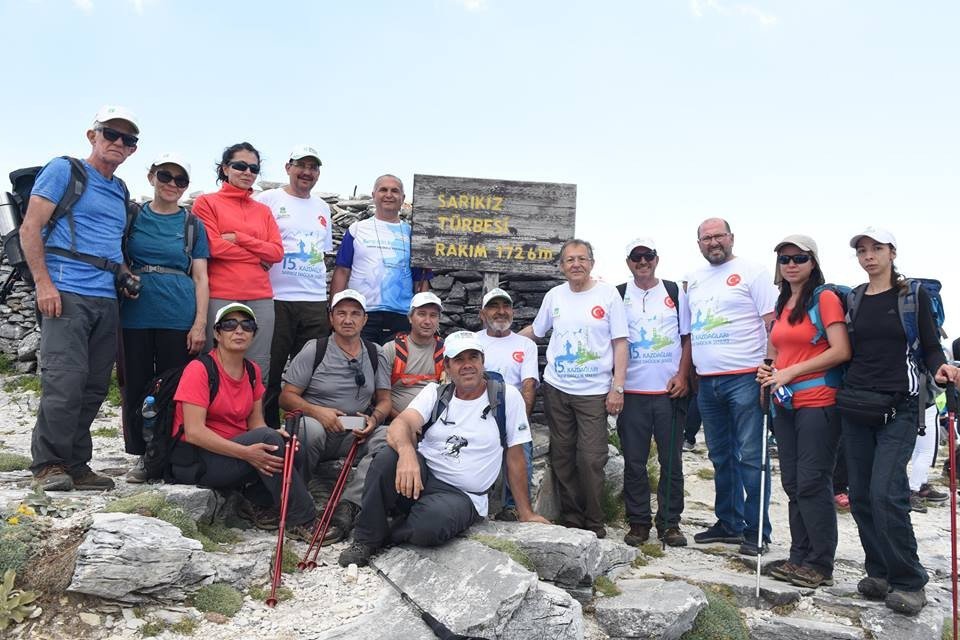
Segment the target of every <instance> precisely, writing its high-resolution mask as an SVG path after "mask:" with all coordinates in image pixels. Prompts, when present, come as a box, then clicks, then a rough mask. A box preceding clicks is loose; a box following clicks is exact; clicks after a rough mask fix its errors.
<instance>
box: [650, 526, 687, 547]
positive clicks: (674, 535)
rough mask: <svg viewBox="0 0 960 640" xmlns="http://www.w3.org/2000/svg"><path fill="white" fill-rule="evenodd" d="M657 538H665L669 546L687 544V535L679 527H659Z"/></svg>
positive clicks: (665, 542) (683, 545)
mask: <svg viewBox="0 0 960 640" xmlns="http://www.w3.org/2000/svg"><path fill="white" fill-rule="evenodd" d="M657 538H659V539H660V540H663V543H664V544H665V545H667V546H668V547H685V546H687V537H686V536H685V535H683V534H682V533H681V532H680V528H679V527H668V528H667V529H666V531H660V530H659V529H657Z"/></svg>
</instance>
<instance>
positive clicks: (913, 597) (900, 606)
mask: <svg viewBox="0 0 960 640" xmlns="http://www.w3.org/2000/svg"><path fill="white" fill-rule="evenodd" d="M884 604H885V605H887V608H888V609H893V610H894V611H896V612H897V613H902V614H903V615H905V616H915V615H917V614H918V613H920V609H923V607H924V606H926V604H927V592H926V591H924V590H923V589H922V588H921V589H920V590H919V591H900V590H899V589H894V590H893V591H891V592H890V593H888V594H887V598H886V600H884Z"/></svg>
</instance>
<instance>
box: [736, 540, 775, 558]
mask: <svg viewBox="0 0 960 640" xmlns="http://www.w3.org/2000/svg"><path fill="white" fill-rule="evenodd" d="M769 550H770V545H769V544H767V541H766V540H764V541H763V546H762V547H761V548H760V549H759V552H758V550H757V543H756V542H744V543H743V544H741V545H740V555H742V556H759V555H763V554H765V553H766V552H767V551H769Z"/></svg>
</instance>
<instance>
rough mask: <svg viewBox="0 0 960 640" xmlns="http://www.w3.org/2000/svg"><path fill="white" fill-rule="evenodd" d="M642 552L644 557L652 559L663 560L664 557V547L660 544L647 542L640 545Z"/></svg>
mask: <svg viewBox="0 0 960 640" xmlns="http://www.w3.org/2000/svg"><path fill="white" fill-rule="evenodd" d="M640 551H642V552H643V555H645V556H649V557H651V558H662V557H663V556H664V553H663V547H662V546H661V545H660V543H659V542H645V543H644V544H642V545H640Z"/></svg>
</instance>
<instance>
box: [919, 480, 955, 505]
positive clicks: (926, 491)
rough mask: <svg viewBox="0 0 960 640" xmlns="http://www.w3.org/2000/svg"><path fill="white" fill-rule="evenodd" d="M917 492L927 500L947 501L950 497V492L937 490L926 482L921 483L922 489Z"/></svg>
mask: <svg viewBox="0 0 960 640" xmlns="http://www.w3.org/2000/svg"><path fill="white" fill-rule="evenodd" d="M917 493H918V494H919V495H920V497H921V498H923V499H924V500H926V501H927V502H946V501H947V500H949V499H950V494H948V493H943V492H942V491H937V490H936V489H934V488H933V487H932V486H930V485H929V484H927V483H926V482H924V483H923V484H922V485H920V491H917Z"/></svg>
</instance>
